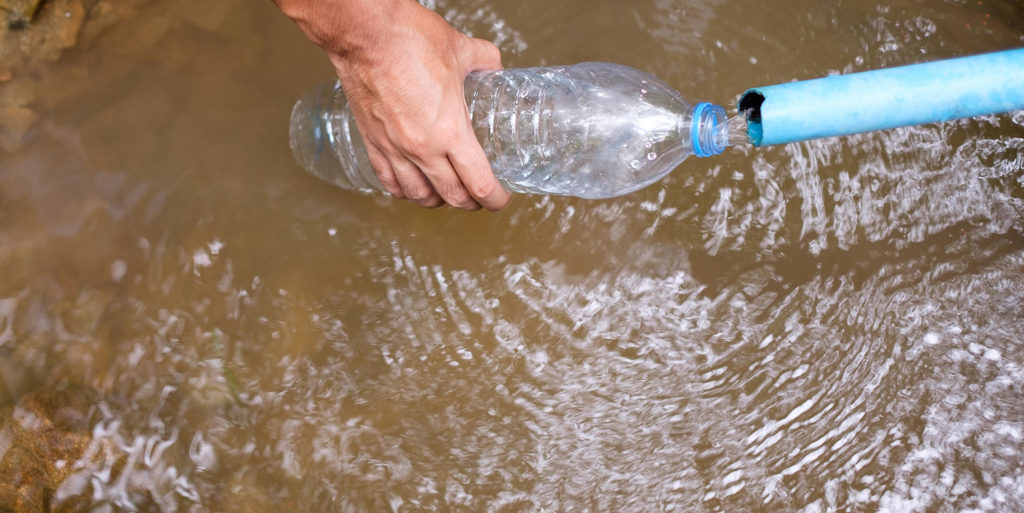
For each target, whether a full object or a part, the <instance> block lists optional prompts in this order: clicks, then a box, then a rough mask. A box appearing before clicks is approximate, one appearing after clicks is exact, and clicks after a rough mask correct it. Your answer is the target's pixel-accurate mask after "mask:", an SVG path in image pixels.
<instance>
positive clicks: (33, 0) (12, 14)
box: [0, 0, 43, 27]
mask: <svg viewBox="0 0 1024 513" xmlns="http://www.w3.org/2000/svg"><path fill="white" fill-rule="evenodd" d="M42 3H43V2H42V0H0V10H2V11H7V21H8V24H9V25H12V26H15V27H18V26H22V25H24V24H26V23H28V22H30V21H32V19H33V18H35V16H36V13H37V12H38V11H39V6H40V5H41V4H42Z"/></svg>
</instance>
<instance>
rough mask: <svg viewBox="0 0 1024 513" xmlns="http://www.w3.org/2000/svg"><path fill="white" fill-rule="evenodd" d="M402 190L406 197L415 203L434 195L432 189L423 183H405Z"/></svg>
mask: <svg viewBox="0 0 1024 513" xmlns="http://www.w3.org/2000/svg"><path fill="white" fill-rule="evenodd" d="M403 191H404V192H405V196H406V197H407V198H409V199H411V200H413V201H415V202H417V203H419V202H421V201H426V200H429V199H430V198H431V196H434V195H435V193H434V191H432V190H430V189H429V188H427V187H425V186H423V185H407V186H405V187H404V188H403Z"/></svg>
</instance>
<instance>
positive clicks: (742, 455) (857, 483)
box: [0, 0, 1024, 512]
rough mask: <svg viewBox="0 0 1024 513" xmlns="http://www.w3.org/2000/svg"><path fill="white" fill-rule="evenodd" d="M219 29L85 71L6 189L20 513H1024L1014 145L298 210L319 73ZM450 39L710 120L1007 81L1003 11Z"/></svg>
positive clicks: (247, 14) (46, 98)
mask: <svg viewBox="0 0 1024 513" xmlns="http://www.w3.org/2000/svg"><path fill="white" fill-rule="evenodd" d="M215 4H216V6H213V5H214V3H208V2H176V3H171V2H164V3H157V4H156V5H150V6H149V7H144V8H141V9H140V10H139V12H138V15H137V17H135V18H132V19H129V20H128V21H125V22H123V23H122V24H121V25H118V26H116V27H114V28H112V29H111V30H110V31H108V32H107V33H105V34H104V35H103V36H102V37H99V38H97V39H96V41H95V42H94V43H92V44H90V45H89V46H88V47H87V48H76V49H73V50H71V51H70V52H69V53H66V54H65V55H64V57H63V58H62V59H61V60H60V61H59V62H57V63H55V64H53V65H51V66H48V67H47V68H45V69H44V70H43V71H41V72H40V75H39V77H38V88H37V90H36V91H35V98H36V101H35V105H34V106H35V108H36V110H37V112H38V113H39V121H38V122H37V123H36V125H35V128H34V129H33V130H32V131H31V132H30V134H29V136H28V139H27V140H26V144H25V145H24V146H23V147H22V148H21V149H20V150H19V151H17V152H15V153H11V154H7V155H3V156H0V272H2V275H3V277H4V279H3V280H2V281H0V463H2V464H0V471H2V472H6V473H7V474H6V475H7V476H12V475H14V476H16V478H17V479H14V478H10V477H8V478H7V479H11V480H10V481H8V483H9V484H6V485H0V500H3V501H6V502H4V503H3V504H0V509H3V508H4V507H8V508H10V507H12V506H11V505H12V504H14V503H15V502H16V501H19V500H20V501H21V502H17V504H20V506H18V507H20V508H24V509H25V510H28V511H35V510H41V509H39V508H41V507H42V506H41V505H42V504H45V503H46V502H50V501H53V502H57V503H61V504H63V505H64V506H65V507H67V508H69V509H72V510H81V511H86V510H94V511H117V510H143V511H344V512H349V511H352V512H360V511H370V512H378V511H401V512H415V511H505V512H511V511H619V512H649V511H687V512H689V511H808V512H810V511H833V510H836V511H847V510H857V511H877V510H881V511H963V510H971V511H1015V510H1018V511H1019V510H1020V508H1021V506H1020V504H1022V503H1024V388H1022V387H1024V340H1022V339H1024V312H1022V310H1024V307H1022V305H1024V287H1022V285H1021V284H1022V283H1024V227H1022V215H1024V174H1022V167H1024V113H1015V114H1006V115H1001V116H986V117H982V118H977V119H971V120H962V121H956V122H950V123H945V124H941V125H927V126H921V127H914V128H906V129H898V130H892V131H887V132H883V133H874V134H866V135H859V136H853V137H847V138H843V139H832V140H823V141H814V142H806V143H800V144H791V145H786V146H781V147H773V148H766V149H761V150H752V149H749V148H748V149H735V150H732V151H729V152H727V153H726V154H724V155H722V156H720V157H718V158H714V159H690V160H688V161H687V162H685V163H684V164H683V165H682V166H681V167H680V168H679V169H677V170H676V171H675V172H674V173H673V174H672V175H670V176H669V177H668V178H667V179H666V180H664V181H663V182H661V183H659V184H656V185H654V186H652V187H650V188H648V189H645V190H643V191H640V192H638V193H635V194H632V195H630V196H627V197H624V198H620V199H615V200H609V201H584V200H576V199H566V198H545V197H530V196H517V197H516V198H515V199H514V201H513V203H512V205H511V206H510V207H509V208H508V209H507V210H505V211H503V212H501V213H498V214H493V215H492V214H484V213H474V214H467V213H462V212H457V211H452V210H443V209H442V210H422V209H419V208H417V207H414V206H411V205H407V204H405V203H402V202H395V201H390V200H387V199H383V198H377V197H369V196H358V195H352V194H350V193H346V192H344V191H339V190H334V189H331V188H329V187H327V186H325V185H324V184H323V183H321V182H318V181H317V180H316V179H314V178H311V177H308V176H306V175H304V174H303V173H302V172H301V171H300V170H299V169H298V168H297V167H296V166H295V165H294V164H293V163H292V162H291V160H290V155H289V151H288V147H287V120H288V113H289V109H290V107H291V103H292V102H293V101H294V99H296V98H297V97H298V96H299V95H300V94H301V93H302V92H303V91H304V90H305V89H307V88H308V87H310V86H311V85H313V84H315V83H317V82H319V81H321V80H323V79H324V78H326V77H329V76H330V69H329V67H328V66H327V64H326V62H325V60H324V58H323V56H322V55H321V54H320V53H319V52H318V51H317V50H316V49H315V48H313V47H312V45H310V44H309V43H308V42H306V41H305V40H304V39H303V37H302V36H301V34H300V33H299V32H298V30H297V29H295V28H294V27H293V26H292V25H291V24H290V23H289V22H288V21H286V20H285V19H283V18H282V17H281V16H280V15H279V14H278V13H277V12H276V11H275V10H274V8H273V6H272V5H271V4H270V2H248V1H241V0H234V1H229V0H224V1H222V2H217V3H215ZM430 5H431V6H432V7H434V8H436V10H438V11H439V12H441V13H442V14H444V16H445V17H446V18H447V19H449V20H450V21H451V22H452V23H453V24H455V25H456V26H457V27H459V28H460V29H462V30H464V31H468V32H471V33H473V34H475V35H478V36H480V37H485V38H488V39H491V40H494V41H496V42H497V43H498V44H499V46H500V47H501V48H502V50H503V52H504V63H505V65H506V66H529V65H537V64H554V63H571V62H577V61H581V60H605V61H614V62H619V63H623V64H628V65H631V66H634V67H638V68H641V69H644V70H647V71H649V72H651V73H653V74H655V75H657V76H659V77H661V78H662V79H664V80H666V81H667V82H669V83H670V84H672V85H673V86H675V87H676V88H677V89H679V90H680V91H681V92H682V93H683V94H684V95H685V96H687V97H688V98H690V99H700V100H710V101H714V102H717V103H721V104H725V105H732V104H733V103H734V101H735V98H736V97H737V96H738V95H739V93H741V92H742V91H743V90H745V89H746V88H748V87H752V86H757V85H764V84H772V83H777V82H783V81H788V80H794V79H803V78H812V77H816V76H821V75H824V74H828V73H837V72H851V71H858V70H866V69H873V68H878V67H883V66H891V65H897V64H905V63H910V62H919V61H922V60H930V59H938V58H943V57H953V56H958V55H965V54H971V53H979V52H983V51H990V50H997V49H1003V48H1008V47H1014V46H1021V45H1024V37H1022V34H1024V18H1022V11H1021V9H1020V7H1019V6H1018V4H1016V3H1014V2H1010V1H993V0H983V1H981V2H977V1H975V0H971V1H963V2H958V1H948V2H930V3H919V2H911V1H889V2H883V3H881V4H878V3H875V2H839V1H829V2H824V3H822V2H810V1H804V0H799V1H794V2H785V3H776V4H766V3H765V2H753V1H746V0H736V1H732V2H723V1H718V0H702V1H693V2H683V1H679V0H643V1H639V2H585V1H573V2H555V3H552V2H540V1H534V0H524V1H519V2H486V1H482V0H437V1H436V2H431V4H430ZM854 100H855V99H854ZM26 462H31V465H32V466H31V469H30V468H29V465H30V464H29V463H26ZM19 470H20V471H21V472H20V473H19ZM19 497H20V499H19ZM32 508H36V509H32Z"/></svg>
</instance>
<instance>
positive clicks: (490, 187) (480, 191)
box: [466, 180, 497, 199]
mask: <svg viewBox="0 0 1024 513" xmlns="http://www.w3.org/2000/svg"><path fill="white" fill-rule="evenodd" d="M466 187H468V188H469V193H470V194H471V195H472V196H473V197H474V198H477V199H485V198H490V197H491V196H492V195H494V193H495V192H497V191H496V190H495V183H494V182H493V181H491V180H476V181H474V182H473V183H470V184H466Z"/></svg>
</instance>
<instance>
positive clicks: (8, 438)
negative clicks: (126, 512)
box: [0, 388, 123, 513]
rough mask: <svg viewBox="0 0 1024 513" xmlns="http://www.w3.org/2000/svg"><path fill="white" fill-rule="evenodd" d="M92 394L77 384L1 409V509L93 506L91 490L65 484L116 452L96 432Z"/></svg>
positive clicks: (23, 512) (26, 511)
mask: <svg viewBox="0 0 1024 513" xmlns="http://www.w3.org/2000/svg"><path fill="white" fill-rule="evenodd" d="M89 396H90V394H89V393H87V392H86V391H84V390H81V389H77V388H67V389H64V390H59V391H54V390H48V389H40V390H37V391H35V392H33V393H31V394H28V395H26V396H25V397H23V398H22V399H21V400H20V401H18V403H17V404H16V405H14V406H13V407H8V408H5V409H2V411H0V512H4V513H6V512H18V513H35V512H44V511H78V510H81V509H82V508H83V507H85V506H87V505H88V502H87V501H88V497H89V496H88V493H85V492H87V491H86V490H79V492H82V493H78V494H68V493H66V490H62V489H61V487H62V485H63V484H64V483H65V480H68V478H69V477H74V474H75V472H76V470H78V469H79V468H80V467H81V465H82V464H83V462H84V463H88V460H92V459H96V458H101V457H109V456H110V455H111V454H112V449H111V448H110V447H109V444H107V443H105V442H97V441H94V440H93V439H92V436H91V435H90V432H89V421H88V413H89V408H90V406H89V404H90V398H89ZM120 466H123V465H116V466H115V468H116V469H117V470H118V471H120V468H119V467H120ZM65 488H66V487H65ZM58 499H59V500H58Z"/></svg>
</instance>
